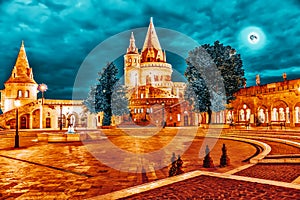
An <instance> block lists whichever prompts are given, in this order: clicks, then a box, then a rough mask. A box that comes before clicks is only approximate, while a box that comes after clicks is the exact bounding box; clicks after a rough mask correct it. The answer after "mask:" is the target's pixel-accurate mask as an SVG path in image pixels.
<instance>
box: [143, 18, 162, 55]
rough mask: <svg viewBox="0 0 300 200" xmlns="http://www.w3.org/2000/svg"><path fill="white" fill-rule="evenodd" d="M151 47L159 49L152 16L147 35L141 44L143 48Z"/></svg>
mask: <svg viewBox="0 0 300 200" xmlns="http://www.w3.org/2000/svg"><path fill="white" fill-rule="evenodd" d="M151 47H153V48H154V49H156V50H161V47H160V43H159V40H158V37H157V34H156V31H155V28H154V24H153V18H152V17H151V18H150V24H149V27H148V31H147V35H146V38H145V42H144V46H143V50H142V51H144V50H147V49H148V48H151Z"/></svg>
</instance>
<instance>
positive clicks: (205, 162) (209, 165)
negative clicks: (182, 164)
mask: <svg viewBox="0 0 300 200" xmlns="http://www.w3.org/2000/svg"><path fill="white" fill-rule="evenodd" d="M209 152H210V150H209V147H208V145H206V148H205V154H206V155H205V157H204V160H203V167H205V168H212V167H214V162H213V160H212V158H211V157H210V155H209Z"/></svg>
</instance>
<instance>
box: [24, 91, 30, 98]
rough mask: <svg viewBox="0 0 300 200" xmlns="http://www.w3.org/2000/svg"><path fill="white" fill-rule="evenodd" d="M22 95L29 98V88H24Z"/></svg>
mask: <svg viewBox="0 0 300 200" xmlns="http://www.w3.org/2000/svg"><path fill="white" fill-rule="evenodd" d="M24 97H25V98H29V90H26V91H25V94H24Z"/></svg>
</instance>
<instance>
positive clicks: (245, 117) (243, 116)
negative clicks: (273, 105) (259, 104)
mask: <svg viewBox="0 0 300 200" xmlns="http://www.w3.org/2000/svg"><path fill="white" fill-rule="evenodd" d="M253 108H254V105H253V104H251V103H248V102H241V103H240V104H239V106H238V110H237V114H238V116H237V119H238V120H237V121H238V122H246V121H250V117H251V113H252V112H253Z"/></svg>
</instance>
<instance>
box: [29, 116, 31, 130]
mask: <svg viewBox="0 0 300 200" xmlns="http://www.w3.org/2000/svg"><path fill="white" fill-rule="evenodd" d="M29 129H32V113H31V114H29Z"/></svg>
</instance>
